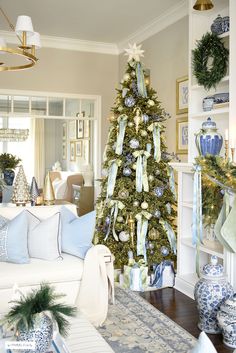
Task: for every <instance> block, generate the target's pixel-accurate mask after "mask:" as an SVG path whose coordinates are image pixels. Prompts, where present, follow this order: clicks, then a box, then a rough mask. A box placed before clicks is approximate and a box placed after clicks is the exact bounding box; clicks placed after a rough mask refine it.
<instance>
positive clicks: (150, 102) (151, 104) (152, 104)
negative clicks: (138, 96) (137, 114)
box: [147, 99, 155, 107]
mask: <svg viewBox="0 0 236 353" xmlns="http://www.w3.org/2000/svg"><path fill="white" fill-rule="evenodd" d="M147 103H148V105H149V106H150V107H153V106H154V105H155V102H154V101H153V100H152V99H149V100H148V102H147Z"/></svg>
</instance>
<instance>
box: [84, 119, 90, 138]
mask: <svg viewBox="0 0 236 353" xmlns="http://www.w3.org/2000/svg"><path fill="white" fill-rule="evenodd" d="M88 137H90V121H89V120H84V138H88Z"/></svg>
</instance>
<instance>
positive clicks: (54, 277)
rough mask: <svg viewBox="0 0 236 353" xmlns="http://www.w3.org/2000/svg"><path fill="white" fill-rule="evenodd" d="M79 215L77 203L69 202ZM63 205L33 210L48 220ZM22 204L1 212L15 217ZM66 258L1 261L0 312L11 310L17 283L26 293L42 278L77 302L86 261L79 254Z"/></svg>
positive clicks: (6, 208) (70, 299) (69, 300)
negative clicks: (11, 301)
mask: <svg viewBox="0 0 236 353" xmlns="http://www.w3.org/2000/svg"><path fill="white" fill-rule="evenodd" d="M65 206H66V207H68V208H69V209H70V210H71V211H72V212H73V213H74V214H75V215H76V206H75V205H72V204H67V205H65ZM61 207H62V206H59V205H58V206H57V205H55V206H36V207H30V206H29V210H30V212H31V213H33V214H35V215H36V216H37V217H38V218H40V219H46V218H48V217H50V216H52V215H53V214H55V213H56V212H58V211H59V210H60V208H61ZM22 209H23V208H22V207H16V206H13V205H11V206H10V205H3V204H1V206H0V215H2V216H3V217H6V218H8V219H12V218H14V217H15V216H17V214H19V213H20V212H21V211H22ZM62 255H63V259H58V260H56V261H45V260H40V259H33V258H31V259H30V263H29V264H14V263H8V262H0V313H4V312H6V311H8V310H9V301H10V300H11V299H12V295H13V286H14V284H17V286H18V287H19V288H20V290H21V291H22V292H23V293H25V292H26V291H28V290H29V289H30V288H33V287H36V286H38V285H39V284H40V283H41V282H42V281H44V282H48V283H51V284H53V285H54V286H55V287H56V289H57V291H58V292H60V293H65V294H66V297H65V299H64V301H66V302H67V303H70V304H74V303H75V300H76V296H77V294H78V291H79V287H80V282H81V279H82V274H83V262H84V261H83V260H81V259H80V258H78V257H75V256H72V255H68V254H64V253H63V254H62Z"/></svg>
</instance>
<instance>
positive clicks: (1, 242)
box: [0, 212, 29, 264]
mask: <svg viewBox="0 0 236 353" xmlns="http://www.w3.org/2000/svg"><path fill="white" fill-rule="evenodd" d="M27 237H28V219H27V215H26V213H25V212H21V213H20V214H19V215H18V216H16V217H15V218H13V219H11V220H9V219H7V218H4V217H2V216H1V215H0V261H1V262H3V261H6V262H14V263H17V264H26V263H28V262H29V252H28V245H27Z"/></svg>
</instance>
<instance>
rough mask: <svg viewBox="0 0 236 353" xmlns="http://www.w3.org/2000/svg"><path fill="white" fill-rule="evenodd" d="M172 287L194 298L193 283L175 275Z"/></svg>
mask: <svg viewBox="0 0 236 353" xmlns="http://www.w3.org/2000/svg"><path fill="white" fill-rule="evenodd" d="M174 288H175V289H177V290H178V291H180V292H181V293H183V294H185V295H187V296H188V297H190V298H191V299H194V294H193V293H194V285H192V284H190V283H188V282H186V281H185V280H184V279H182V278H181V277H177V276H176V278H175V287H174Z"/></svg>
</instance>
